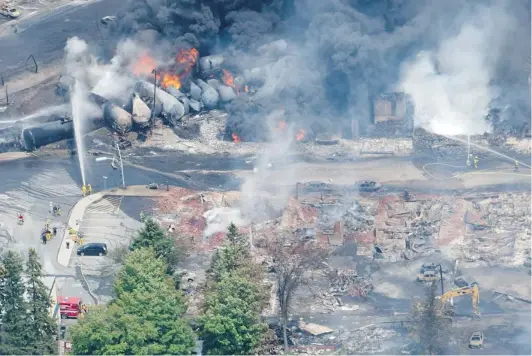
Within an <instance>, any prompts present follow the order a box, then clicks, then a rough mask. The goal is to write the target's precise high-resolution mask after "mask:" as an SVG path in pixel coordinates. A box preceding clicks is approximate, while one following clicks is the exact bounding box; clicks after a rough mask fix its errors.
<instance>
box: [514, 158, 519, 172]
mask: <svg viewBox="0 0 532 356" xmlns="http://www.w3.org/2000/svg"><path fill="white" fill-rule="evenodd" d="M518 170H519V162H517V160H515V161H514V172H517V171H518Z"/></svg>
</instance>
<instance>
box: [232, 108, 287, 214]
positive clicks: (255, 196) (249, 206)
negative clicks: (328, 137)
mask: <svg viewBox="0 0 532 356" xmlns="http://www.w3.org/2000/svg"><path fill="white" fill-rule="evenodd" d="M283 115H284V111H283V110H274V111H273V112H271V113H270V114H269V115H268V116H267V117H266V118H265V120H266V122H267V123H268V126H267V127H268V129H269V130H270V131H271V135H270V136H271V137H272V141H271V142H268V143H267V144H266V146H265V147H264V149H263V151H262V152H261V154H260V156H259V157H258V158H257V161H256V165H255V168H254V174H253V175H251V176H250V177H249V178H248V179H246V180H245V181H244V183H243V184H242V187H241V190H240V193H241V194H240V209H241V210H242V212H243V213H245V214H246V216H248V217H249V218H250V219H251V220H253V221H260V220H268V219H271V218H273V217H275V215H276V214H277V213H278V212H280V211H282V210H283V209H284V207H285V205H286V202H287V200H288V198H289V197H290V194H292V191H293V188H294V182H295V181H296V180H297V176H296V175H297V171H296V169H294V168H292V165H290V164H286V162H285V160H286V159H287V158H290V155H291V154H292V153H293V150H292V147H293V146H292V145H293V144H294V141H295V140H294V135H295V132H294V127H288V128H287V130H286V131H284V132H280V130H276V128H275V125H276V123H278V122H279V121H281V120H282V119H283ZM278 170H282V172H283V174H282V179H281V180H279V177H280V175H279V174H276V173H278V172H276V171H278ZM272 187H275V191H272V190H271V188H272Z"/></svg>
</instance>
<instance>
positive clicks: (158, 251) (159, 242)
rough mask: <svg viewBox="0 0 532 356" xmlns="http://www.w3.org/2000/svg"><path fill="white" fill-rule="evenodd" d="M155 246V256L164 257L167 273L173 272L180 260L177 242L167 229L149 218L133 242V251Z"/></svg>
mask: <svg viewBox="0 0 532 356" xmlns="http://www.w3.org/2000/svg"><path fill="white" fill-rule="evenodd" d="M149 247H151V248H153V249H154V251H155V256H156V257H157V258H162V259H163V260H164V262H165V263H166V265H167V273H168V274H172V273H173V268H174V266H175V265H176V264H177V263H178V262H179V253H178V251H177V250H176V247H175V243H174V241H173V240H172V239H170V238H168V237H167V236H166V233H165V231H164V230H163V229H162V228H161V227H160V226H159V224H157V223H156V222H155V221H154V220H153V219H151V218H150V219H147V220H146V222H145V224H144V228H142V229H141V230H140V231H139V232H138V234H137V236H136V237H135V238H134V239H133V242H132V243H131V251H135V250H138V249H139V248H149Z"/></svg>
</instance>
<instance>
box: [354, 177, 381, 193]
mask: <svg viewBox="0 0 532 356" xmlns="http://www.w3.org/2000/svg"><path fill="white" fill-rule="evenodd" d="M355 186H357V187H358V190H359V191H361V192H376V191H377V190H379V189H381V187H382V184H380V183H377V182H375V181H374V180H364V181H361V182H357V183H356V184H355Z"/></svg>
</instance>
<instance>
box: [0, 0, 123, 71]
mask: <svg viewBox="0 0 532 356" xmlns="http://www.w3.org/2000/svg"><path fill="white" fill-rule="evenodd" d="M78 3H79V2H78ZM125 3H126V1H124V0H99V1H96V2H91V3H88V4H83V5H79V4H75V3H74V4H73V5H69V6H66V7H61V8H59V9H56V10H53V11H51V12H49V13H45V14H41V15H36V16H33V17H30V18H28V19H27V20H24V19H23V20H21V21H20V22H19V23H18V25H17V27H18V33H16V34H11V35H8V36H5V37H2V38H1V39H0V72H3V73H4V78H5V79H7V78H9V77H12V76H14V75H17V74H20V73H21V72H22V71H24V68H25V66H26V59H27V58H28V56H29V55H30V54H33V55H34V56H35V58H36V60H37V61H38V64H39V65H40V66H43V65H47V64H50V63H52V62H54V61H56V60H58V59H60V58H61V57H62V55H63V53H64V47H65V43H66V40H67V39H68V38H69V37H72V36H78V37H80V38H82V39H85V40H88V41H91V42H93V41H100V40H101V37H100V34H99V32H98V29H97V28H96V22H97V21H99V20H100V19H101V18H102V17H103V16H107V15H114V14H116V13H117V12H118V11H119V10H120V9H121V8H122V7H123V6H124V5H125ZM6 25H7V24H6ZM4 26H5V25H4Z"/></svg>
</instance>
